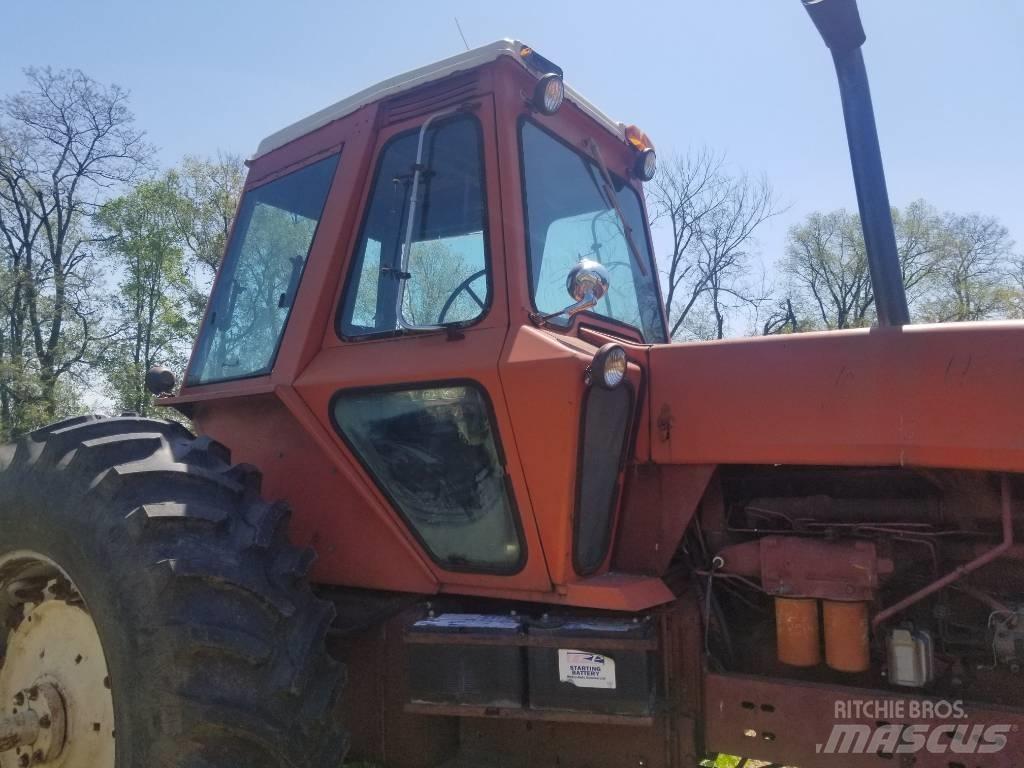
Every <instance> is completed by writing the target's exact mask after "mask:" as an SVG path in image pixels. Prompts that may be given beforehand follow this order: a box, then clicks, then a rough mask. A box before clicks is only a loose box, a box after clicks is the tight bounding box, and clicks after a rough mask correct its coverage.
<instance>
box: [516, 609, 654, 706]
mask: <svg viewBox="0 0 1024 768" xmlns="http://www.w3.org/2000/svg"><path fill="white" fill-rule="evenodd" d="M527 632H528V634H529V636H530V640H531V643H530V646H529V649H528V652H527V657H528V668H529V691H530V694H529V706H530V708H531V709H537V710H563V711H566V710H567V711H573V712H588V713H595V714H606V715H632V716H649V715H651V714H652V712H653V711H654V699H655V672H654V670H655V660H654V653H653V651H654V648H655V641H654V640H653V639H652V638H653V637H654V632H653V628H652V625H651V622H650V621H649V620H646V619H642V620H639V621H634V620H633V619H578V618H572V619H561V620H559V619H551V618H548V619H544V620H541V621H535V622H531V623H530V624H529V625H528V626H527Z"/></svg>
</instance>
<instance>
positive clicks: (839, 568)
mask: <svg viewBox="0 0 1024 768" xmlns="http://www.w3.org/2000/svg"><path fill="white" fill-rule="evenodd" d="M1022 492H1024V483H1022V482H1021V480H1020V478H1018V477H1014V476H1001V475H998V474H994V473H985V472H962V471H947V470H915V469H902V468H879V469H871V468H868V469H861V468H831V467H787V466H776V467H770V466H769V467H765V466H756V467H755V466H732V467H721V468H719V471H718V473H717V475H716V477H715V478H714V479H713V480H712V485H711V487H710V488H709V490H708V492H707V493H706V494H705V496H704V499H703V500H702V502H701V506H700V510H699V512H698V514H697V515H696V516H695V520H694V524H693V525H691V526H690V529H689V531H688V533H687V534H686V536H685V538H684V540H683V542H682V545H681V546H680V548H679V550H678V552H677V554H676V557H675V560H674V561H673V564H672V567H671V569H670V573H669V579H670V580H671V581H678V580H682V579H685V580H686V581H690V578H692V581H693V583H694V585H695V586H696V588H697V590H698V592H699V598H700V602H701V605H702V606H703V612H704V616H705V622H704V632H705V649H706V654H707V658H708V663H709V665H710V666H711V668H712V669H714V670H718V671H722V672H736V673H741V674H752V675H760V676H767V677H773V678H785V679H791V680H796V681H801V682H816V683H823V684H830V685H843V686H854V687H865V688H873V689H894V690H902V691H905V692H907V693H911V692H915V691H916V692H917V693H920V694H923V695H929V696H940V697H946V698H951V699H968V700H972V701H979V702H986V703H991V704H998V705H1019V704H1020V703H1021V698H1022V697H1021V694H1020V685H1021V671H1022V666H1024V562H1022V561H1024V546H1021V545H1020V544H1016V543H1015V542H1017V541H1020V540H1021V528H1022V525H1021V520H1022V519H1024V517H1022V513H1021V504H1020V503H1019V502H1018V501H1017V500H1018V499H1020V498H1022ZM687 577H690V578H687Z"/></svg>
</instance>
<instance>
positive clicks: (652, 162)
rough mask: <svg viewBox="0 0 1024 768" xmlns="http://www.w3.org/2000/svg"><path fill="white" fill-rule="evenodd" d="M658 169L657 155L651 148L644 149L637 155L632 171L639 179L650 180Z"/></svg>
mask: <svg viewBox="0 0 1024 768" xmlns="http://www.w3.org/2000/svg"><path fill="white" fill-rule="evenodd" d="M657 171H658V156H657V155H656V154H655V153H654V150H653V149H645V150H643V151H642V152H640V154H639V155H637V158H636V165H635V166H634V168H633V172H634V173H635V174H636V175H637V178H639V179H640V180H641V181H650V180H651V179H653V178H654V174H655V173H657Z"/></svg>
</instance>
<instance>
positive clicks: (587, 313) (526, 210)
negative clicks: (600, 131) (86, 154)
mask: <svg viewBox="0 0 1024 768" xmlns="http://www.w3.org/2000/svg"><path fill="white" fill-rule="evenodd" d="M526 123H529V124H530V125H532V126H533V127H535V128H537V129H538V130H540V131H542V132H543V133H545V134H547V135H548V136H550V137H551V138H552V139H554V140H555V141H557V142H558V143H559V144H561V145H562V146H564V147H565V148H566V149H568V150H569V151H570V152H572V153H573V154H575V155H577V156H578V157H580V158H581V159H583V160H584V161H585V162H589V163H591V164H593V165H596V163H594V160H593V158H590V157H588V156H587V155H586V154H585V153H583V152H581V151H580V150H578V149H577V148H576V147H575V146H573V144H572V142H570V141H568V140H566V139H565V138H563V137H562V136H560V135H559V134H557V133H556V132H555V131H553V130H551V129H549V128H547V127H545V126H544V125H542V124H541V123H540V122H538V121H537V120H535V119H533V118H532V117H531V116H530V115H529V114H523V115H520V116H519V120H518V121H517V123H516V145H517V146H516V149H517V152H518V154H519V194H520V202H521V204H522V208H523V247H524V250H525V255H526V262H525V265H526V287H527V291H528V294H529V300H530V308H531V309H532V310H533V311H534V312H541V311H542V310H541V309H540V308H539V307H538V306H537V302H536V295H537V292H536V287H535V286H534V280H533V253H532V249H531V247H530V241H531V240H532V238H531V236H530V207H529V203H528V201H527V199H526V152H525V147H524V146H523V126H524V125H525V124H526ZM608 173H609V174H611V177H612V180H613V181H621V182H622V184H623V186H624V187H627V188H629V190H630V191H631V192H632V193H633V194H634V195H635V196H636V198H637V203H638V204H639V206H640V215H641V217H642V218H643V220H644V222H643V223H644V226H643V238H644V244H645V245H646V247H647V256H648V262H649V263H647V264H645V266H646V267H647V269H648V270H650V274H651V275H652V276H653V279H654V290H655V294H656V295H657V297H658V303H659V306H660V307H661V308H659V311H658V312H659V318H660V323H661V325H662V328H663V330H664V333H665V338H666V339H669V331H668V328H667V327H666V325H665V319H664V309H663V307H664V300H663V299H662V295H661V284H660V281H659V280H658V279H657V275H658V271H657V270H658V268H657V260H656V259H655V257H654V244H653V243H652V242H651V237H650V227H649V225H648V222H647V207H646V205H645V204H644V199H643V196H642V195H641V194H640V193H639V192H637V190H636V188H635V187H634V186H633V185H632V184H630V183H629V180H628V179H624V178H623V177H622V176H620V175H619V174H617V173H615V172H614V171H612V170H609V171H608ZM609 210H611V209H609ZM633 234H634V235H636V234H637V233H636V230H634V232H633ZM637 245H638V246H639V245H640V244H639V243H637ZM566 303H569V300H568V298H567V299H566ZM584 317H588V318H592V319H594V320H598V321H603V322H606V323H611V324H612V325H615V326H617V327H619V328H624V329H628V330H629V331H631V332H632V333H635V334H637V335H638V336H639V337H640V341H641V342H642V343H643V344H663V343H670V342H661V341H657V340H655V339H648V338H647V334H645V333H644V329H643V328H638V327H637V326H635V325H630V324H629V323H627V322H624V321H623V320H619V319H617V318H614V317H609V316H608V315H602V314H601V313H600V312H593V311H591V310H589V309H588V310H584V311H583V312H579V313H577V314H576V315H573V317H571V318H570V319H569V322H568V323H566V324H565V326H558V325H556V326H554V327H556V328H564V329H565V330H568V329H569V328H572V327H573V325H574V323H576V321H577V320H576V319H577V318H580V319H581V320H582V319H583V318H584Z"/></svg>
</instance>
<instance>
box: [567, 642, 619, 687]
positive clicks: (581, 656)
mask: <svg viewBox="0 0 1024 768" xmlns="http://www.w3.org/2000/svg"><path fill="white" fill-rule="evenodd" d="M558 679H559V680H560V681H561V682H563V683H570V684H571V685H575V686H576V687H577V688H615V659H609V658H608V657H607V656H603V655H601V654H600V653H591V652H590V651H572V650H566V649H564V648H559V649H558Z"/></svg>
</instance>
